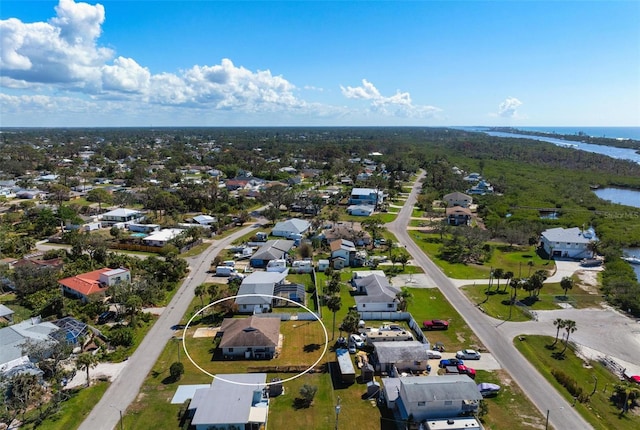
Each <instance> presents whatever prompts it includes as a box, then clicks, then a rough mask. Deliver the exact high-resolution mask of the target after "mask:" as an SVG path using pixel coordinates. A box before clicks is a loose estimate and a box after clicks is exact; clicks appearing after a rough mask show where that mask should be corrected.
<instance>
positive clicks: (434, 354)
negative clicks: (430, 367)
mask: <svg viewBox="0 0 640 430" xmlns="http://www.w3.org/2000/svg"><path fill="white" fill-rule="evenodd" d="M427 357H428V358H429V359H430V360H440V359H441V358H442V353H441V352H440V351H434V350H432V349H427Z"/></svg>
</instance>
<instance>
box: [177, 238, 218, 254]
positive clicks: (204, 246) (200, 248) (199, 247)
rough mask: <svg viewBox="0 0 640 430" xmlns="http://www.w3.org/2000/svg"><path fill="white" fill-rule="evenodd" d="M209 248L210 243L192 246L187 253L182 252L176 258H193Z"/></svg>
mask: <svg viewBox="0 0 640 430" xmlns="http://www.w3.org/2000/svg"><path fill="white" fill-rule="evenodd" d="M210 246H211V242H202V243H201V244H200V245H196V246H194V247H193V248H191V249H190V250H188V251H187V252H183V253H182V254H180V255H179V256H178V257H180V258H188V257H195V256H196V255H200V254H202V253H203V252H204V251H206V250H207V248H209V247H210Z"/></svg>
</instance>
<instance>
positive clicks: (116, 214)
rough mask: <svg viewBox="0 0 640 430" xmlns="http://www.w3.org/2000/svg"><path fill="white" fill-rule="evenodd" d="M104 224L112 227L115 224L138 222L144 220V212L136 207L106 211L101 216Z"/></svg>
mask: <svg viewBox="0 0 640 430" xmlns="http://www.w3.org/2000/svg"><path fill="white" fill-rule="evenodd" d="M100 219H101V221H102V225H103V226H105V227H111V226H113V225H115V224H121V223H122V224H129V223H137V222H140V221H142V220H144V214H143V213H142V212H140V211H138V210H135V209H126V208H118V209H114V210H112V211H109V212H105V213H103V214H102V215H101V217H100Z"/></svg>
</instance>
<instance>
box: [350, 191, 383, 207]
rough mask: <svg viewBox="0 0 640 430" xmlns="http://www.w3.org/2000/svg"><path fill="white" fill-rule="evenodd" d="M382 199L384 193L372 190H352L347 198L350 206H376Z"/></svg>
mask: <svg viewBox="0 0 640 430" xmlns="http://www.w3.org/2000/svg"><path fill="white" fill-rule="evenodd" d="M383 199H384V193H383V192H382V191H380V190H376V189H374V188H354V189H352V190H351V196H349V204H350V205H372V206H374V207H375V206H378V205H379V204H380V203H382V201H383Z"/></svg>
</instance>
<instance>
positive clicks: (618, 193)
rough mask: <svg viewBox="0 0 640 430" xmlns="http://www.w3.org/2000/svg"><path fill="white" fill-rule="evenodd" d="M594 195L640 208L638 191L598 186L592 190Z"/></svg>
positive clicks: (639, 192)
mask: <svg viewBox="0 0 640 430" xmlns="http://www.w3.org/2000/svg"><path fill="white" fill-rule="evenodd" d="M594 193H595V194H596V196H598V197H600V198H601V199H602V200H609V201H610V202H612V203H618V204H621V205H627V206H633V207H636V208H640V191H637V190H629V189H626V188H613V187H611V188H600V189H597V190H594Z"/></svg>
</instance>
